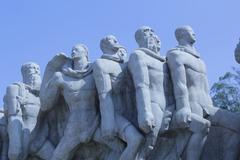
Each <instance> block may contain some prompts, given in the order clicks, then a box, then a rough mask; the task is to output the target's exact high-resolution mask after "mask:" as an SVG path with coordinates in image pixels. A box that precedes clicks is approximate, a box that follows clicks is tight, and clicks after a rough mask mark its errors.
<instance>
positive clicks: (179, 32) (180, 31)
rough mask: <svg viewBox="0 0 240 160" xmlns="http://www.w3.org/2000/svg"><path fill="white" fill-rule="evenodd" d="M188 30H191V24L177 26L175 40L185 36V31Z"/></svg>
mask: <svg viewBox="0 0 240 160" xmlns="http://www.w3.org/2000/svg"><path fill="white" fill-rule="evenodd" d="M189 30H192V27H191V26H187V25H186V26H182V27H178V28H177V29H176V30H175V37H176V39H177V41H179V40H180V39H182V38H184V36H185V33H186V32H187V31H189Z"/></svg>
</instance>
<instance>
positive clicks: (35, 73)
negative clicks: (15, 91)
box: [21, 62, 41, 90]
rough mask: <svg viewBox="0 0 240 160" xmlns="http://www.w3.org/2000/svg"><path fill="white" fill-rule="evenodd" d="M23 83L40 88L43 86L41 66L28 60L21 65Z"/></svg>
mask: <svg viewBox="0 0 240 160" xmlns="http://www.w3.org/2000/svg"><path fill="white" fill-rule="evenodd" d="M21 72H22V77H23V83H25V84H27V85H29V86H31V87H32V88H33V89H36V90H39V89H40V86H41V76H40V67H39V65H38V64H36V63H34V62H27V63H25V64H23V65H22V67H21Z"/></svg>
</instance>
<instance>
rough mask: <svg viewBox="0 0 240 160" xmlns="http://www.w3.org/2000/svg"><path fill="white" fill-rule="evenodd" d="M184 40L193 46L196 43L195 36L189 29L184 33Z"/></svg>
mask: <svg viewBox="0 0 240 160" xmlns="http://www.w3.org/2000/svg"><path fill="white" fill-rule="evenodd" d="M184 38H185V40H186V41H187V42H189V43H191V44H193V43H195V42H196V36H195V33H194V31H193V29H192V28H191V27H187V28H186V30H185V33H184Z"/></svg>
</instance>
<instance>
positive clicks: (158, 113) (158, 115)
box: [138, 103, 164, 160]
mask: <svg viewBox="0 0 240 160" xmlns="http://www.w3.org/2000/svg"><path fill="white" fill-rule="evenodd" d="M152 112H153V116H154V120H155V127H154V129H153V131H152V132H150V133H149V134H147V135H145V143H144V145H143V148H142V149H141V153H140V155H139V157H138V158H139V160H145V159H147V158H148V157H149V155H150V154H151V151H152V150H153V149H154V146H155V144H156V142H157V138H158V133H159V130H160V128H161V124H162V119H163V114H164V113H163V111H162V109H161V108H160V106H159V105H158V104H157V103H152Z"/></svg>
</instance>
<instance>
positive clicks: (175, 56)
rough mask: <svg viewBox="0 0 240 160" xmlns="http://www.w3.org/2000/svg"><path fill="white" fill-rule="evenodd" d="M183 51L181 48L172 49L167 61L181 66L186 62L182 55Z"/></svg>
mask: <svg viewBox="0 0 240 160" xmlns="http://www.w3.org/2000/svg"><path fill="white" fill-rule="evenodd" d="M181 52H182V51H180V50H179V49H171V50H169V51H168V53H167V63H168V64H169V65H170V68H171V66H172V65H174V66H179V65H183V64H184V59H183V56H182V53H181Z"/></svg>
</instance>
